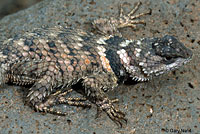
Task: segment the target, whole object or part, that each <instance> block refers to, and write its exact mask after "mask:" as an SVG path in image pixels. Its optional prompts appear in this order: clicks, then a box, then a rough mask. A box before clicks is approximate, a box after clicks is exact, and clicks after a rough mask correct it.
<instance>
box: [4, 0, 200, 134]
mask: <svg viewBox="0 0 200 134" xmlns="http://www.w3.org/2000/svg"><path fill="white" fill-rule="evenodd" d="M135 2H137V1H135V0H126V2H125V5H124V8H125V9H127V10H125V11H126V12H128V11H129V10H130V9H131V8H132V7H133V6H134V3H135ZM119 3H120V1H119V0H109V1H104V0H88V1H80V0H70V1H66V0H44V1H42V2H40V3H38V4H36V5H34V6H32V7H30V8H28V9H26V10H22V11H20V12H17V13H15V14H13V15H10V16H6V17H4V18H3V19H1V20H0V44H1V43H2V42H3V41H4V40H6V39H8V38H10V37H13V36H15V35H17V34H23V33H24V32H26V31H31V30H32V29H34V28H38V27H42V26H48V27H53V26H56V25H67V26H72V27H75V28H83V29H85V30H88V31H91V28H90V26H91V25H90V23H89V22H91V20H93V19H96V18H99V17H109V16H116V17H117V15H118V4H119ZM142 3H143V5H142V7H141V8H140V10H139V11H138V12H142V11H145V10H148V9H152V14H151V15H149V16H146V17H144V18H142V19H144V20H145V21H146V22H147V24H146V26H142V25H138V27H137V29H135V30H133V29H131V28H125V29H122V33H123V35H124V36H125V37H127V38H132V39H138V38H142V37H156V36H157V37H158V36H164V35H166V34H170V35H174V36H176V37H177V38H179V40H180V41H182V42H183V43H184V44H186V46H187V47H188V48H191V49H192V51H193V53H194V56H193V60H192V61H191V62H190V63H189V64H187V65H186V66H184V67H182V68H180V69H179V70H177V71H174V72H172V73H169V74H166V75H164V76H162V77H159V78H155V79H154V80H153V81H151V82H148V83H138V84H136V85H135V84H133V82H132V83H131V82H129V83H126V84H125V85H121V86H119V87H118V88H117V89H116V90H114V91H113V92H110V93H109V94H110V96H112V97H113V98H118V99H119V104H118V105H119V107H120V108H121V110H122V111H124V112H126V114H127V118H128V119H129V121H128V124H127V126H126V127H125V128H122V129H121V128H118V127H117V126H116V124H114V123H113V122H112V121H111V120H110V119H109V118H108V117H107V115H106V114H104V113H102V114H101V116H100V118H97V119H95V114H96V107H95V106H93V107H92V108H91V109H81V108H76V107H65V106H63V107H62V108H63V109H64V110H67V111H68V112H69V115H68V116H66V117H60V116H56V115H51V114H46V115H43V114H41V113H38V112H35V111H34V110H33V109H31V108H30V107H29V106H28V105H24V102H23V91H22V88H21V87H17V86H5V87H2V88H1V90H0V100H1V102H0V120H1V123H0V133H43V134H46V133H68V134H74V133H77V134H82V133H84V134H85V133H93V134H104V133H105V134H108V133H109V134H112V133H113V134H118V133H127V134H129V133H130V134H134V133H136V134H143V133H152V134H160V133H167V131H168V132H170V131H176V130H180V129H184V130H191V131H192V133H194V134H198V133H199V132H200V125H199V124H200V112H199V111H200V106H199V103H200V97H199V94H200V86H199V84H200V82H199V80H200V75H199V73H200V69H199V66H200V64H199V63H200V55H199V51H200V33H199V31H200V14H199V12H200V1H198V0H181V1H176V0H169V1H161V0H150V1H145V0H142ZM24 90H26V89H24ZM75 95H76V93H75Z"/></svg>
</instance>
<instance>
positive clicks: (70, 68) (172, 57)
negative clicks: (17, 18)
mask: <svg viewBox="0 0 200 134" xmlns="http://www.w3.org/2000/svg"><path fill="white" fill-rule="evenodd" d="M140 4H141V3H138V4H137V5H136V7H135V8H134V9H133V10H132V11H131V12H130V13H128V14H127V15H124V13H123V10H122V8H121V10H120V16H119V18H112V17H111V18H109V19H97V20H95V21H94V22H93V25H94V27H95V28H96V29H98V31H99V32H100V33H101V34H100V35H99V34H93V33H90V32H86V31H83V30H81V29H73V28H67V27H61V26H59V27H54V28H38V29H34V30H33V31H32V32H29V33H25V34H24V35H20V36H16V37H14V38H11V39H8V40H6V41H4V43H3V45H1V48H0V85H3V84H6V83H13V84H17V85H21V86H24V85H32V87H31V88H30V89H29V93H28V95H27V99H28V100H29V102H30V104H31V105H32V106H33V107H34V108H35V109H36V110H37V111H41V112H49V113H53V114H59V115H65V114H66V113H64V112H60V111H58V110H56V109H53V108H52V107H53V106H54V105H58V104H68V105H75V106H83V107H85V106H86V107H90V104H88V103H85V102H84V101H85V100H90V101H91V102H92V103H94V104H96V105H97V107H98V109H100V110H103V111H105V112H106V113H107V114H108V116H109V117H110V118H111V119H112V120H113V121H114V122H116V123H118V124H120V125H121V123H122V122H123V121H125V122H126V118H125V114H124V113H123V112H121V111H120V110H118V109H117V108H115V107H114V105H113V103H114V102H115V101H116V100H110V99H109V98H108V96H107V95H106V91H108V90H111V89H114V88H115V87H116V86H117V85H118V84H120V83H122V82H124V81H125V80H126V79H127V78H128V77H132V78H133V80H137V81H148V80H149V79H151V78H152V77H153V76H157V75H160V74H163V73H166V72H168V71H171V70H174V69H176V68H178V67H180V66H182V65H183V64H185V63H186V62H188V61H189V60H190V59H191V57H192V52H191V51H190V50H189V49H187V48H186V47H185V46H184V45H183V44H182V43H181V42H179V41H178V40H177V39H176V38H175V37H173V36H169V35H166V36H164V37H162V38H143V39H140V40H128V39H125V38H124V37H122V35H121V34H120V32H118V29H119V28H123V27H127V26H131V27H133V28H135V26H136V24H143V23H144V21H143V20H136V19H137V18H139V17H141V16H144V15H146V14H148V13H149V12H146V13H141V14H138V15H133V14H134V13H135V12H136V11H137V9H138V7H139V5H140ZM78 82H81V83H82V85H83V87H84V89H85V95H86V98H84V97H83V98H71V97H69V98H65V97H64V96H65V95H66V94H67V93H69V92H70V91H72V89H70V87H71V86H72V85H74V84H77V83H78ZM67 87H69V88H67Z"/></svg>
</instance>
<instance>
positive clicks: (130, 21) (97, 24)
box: [92, 2, 151, 36]
mask: <svg viewBox="0 0 200 134" xmlns="http://www.w3.org/2000/svg"><path fill="white" fill-rule="evenodd" d="M140 5H141V2H138V3H137V4H136V6H135V8H133V9H132V10H131V11H130V12H129V13H128V14H124V11H123V8H122V5H120V11H119V12H120V14H119V17H110V18H100V19H96V20H94V21H93V22H92V24H93V27H94V28H95V29H96V30H97V31H98V32H99V33H100V34H106V35H117V36H122V35H121V33H120V32H119V31H118V29H119V28H123V27H132V28H136V25H137V24H145V21H144V20H137V19H138V18H140V17H142V16H145V15H147V14H150V13H151V11H147V12H143V13H140V14H136V15H134V13H135V12H136V11H137V10H138V9H139V7H140Z"/></svg>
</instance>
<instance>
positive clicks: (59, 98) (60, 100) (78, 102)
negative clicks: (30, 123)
mask: <svg viewBox="0 0 200 134" xmlns="http://www.w3.org/2000/svg"><path fill="white" fill-rule="evenodd" d="M72 91H73V89H68V90H66V91H64V92H63V90H62V89H61V90H58V91H56V92H55V93H53V94H51V95H50V96H49V97H48V98H47V99H46V100H45V101H43V102H40V103H36V104H35V105H34V107H35V109H36V110H37V111H40V112H45V113H50V114H55V115H60V116H64V115H67V113H66V112H63V111H60V110H57V109H55V108H53V106H56V105H59V104H66V105H69V106H78V107H88V108H90V107H91V104H89V103H86V102H84V101H86V100H87V99H86V98H84V97H83V98H78V97H74V98H72V97H68V98H66V97H65V96H66V95H67V94H69V93H70V92H72Z"/></svg>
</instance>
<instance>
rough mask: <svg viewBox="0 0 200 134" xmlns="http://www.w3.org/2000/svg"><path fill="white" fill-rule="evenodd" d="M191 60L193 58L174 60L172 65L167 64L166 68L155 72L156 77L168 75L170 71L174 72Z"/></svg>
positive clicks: (163, 67)
mask: <svg viewBox="0 0 200 134" xmlns="http://www.w3.org/2000/svg"><path fill="white" fill-rule="evenodd" d="M190 60H191V58H188V59H184V58H176V59H173V62H172V63H170V64H166V65H165V66H162V67H160V68H159V69H156V70H154V74H155V75H156V76H158V75H161V74H163V73H167V72H169V71H173V70H175V69H177V68H179V67H181V66H183V65H184V64H186V63H188V62H189V61H190Z"/></svg>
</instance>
